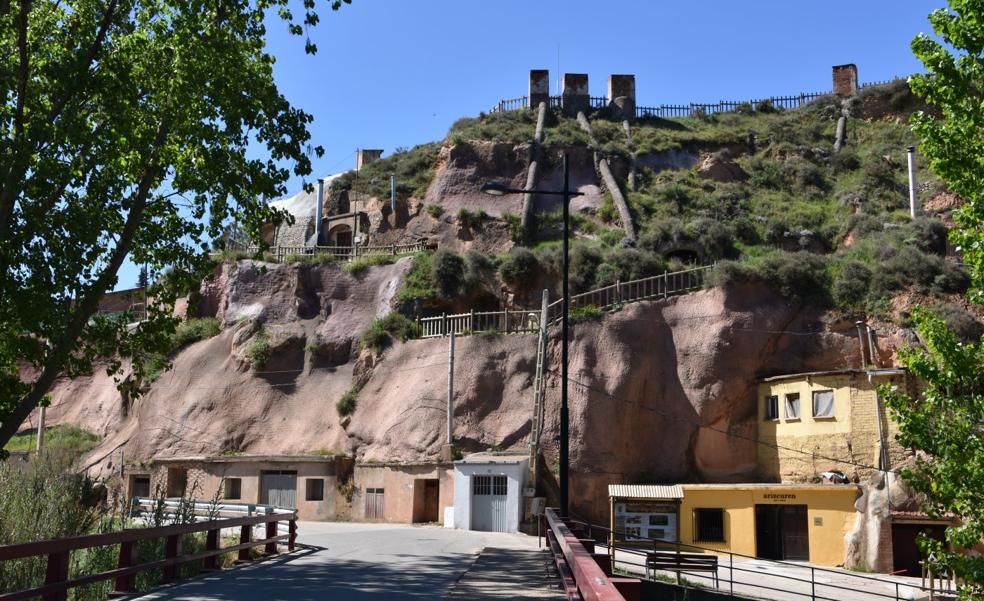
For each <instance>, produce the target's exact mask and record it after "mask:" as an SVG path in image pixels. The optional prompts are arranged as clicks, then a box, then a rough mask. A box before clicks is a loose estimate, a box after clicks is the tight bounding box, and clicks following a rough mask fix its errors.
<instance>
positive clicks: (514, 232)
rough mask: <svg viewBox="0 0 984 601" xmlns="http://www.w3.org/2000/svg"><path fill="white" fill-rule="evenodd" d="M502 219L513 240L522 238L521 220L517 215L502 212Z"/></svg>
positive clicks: (516, 240)
mask: <svg viewBox="0 0 984 601" xmlns="http://www.w3.org/2000/svg"><path fill="white" fill-rule="evenodd" d="M502 221H503V222H504V223H505V224H506V229H508V230H509V237H510V238H512V239H513V242H518V241H520V240H521V239H522V238H523V220H522V219H520V217H519V215H514V214H513V213H503V214H502Z"/></svg>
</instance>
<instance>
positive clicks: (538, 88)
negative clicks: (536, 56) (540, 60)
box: [529, 69, 550, 109]
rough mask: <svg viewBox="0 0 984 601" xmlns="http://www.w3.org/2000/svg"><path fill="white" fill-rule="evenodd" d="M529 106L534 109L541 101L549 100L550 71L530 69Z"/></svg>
mask: <svg viewBox="0 0 984 601" xmlns="http://www.w3.org/2000/svg"><path fill="white" fill-rule="evenodd" d="M529 98H530V108H531V109H535V108H536V107H538V106H540V103H541V102H547V103H549V102H550V71H547V70H546V69H531V70H530V93H529Z"/></svg>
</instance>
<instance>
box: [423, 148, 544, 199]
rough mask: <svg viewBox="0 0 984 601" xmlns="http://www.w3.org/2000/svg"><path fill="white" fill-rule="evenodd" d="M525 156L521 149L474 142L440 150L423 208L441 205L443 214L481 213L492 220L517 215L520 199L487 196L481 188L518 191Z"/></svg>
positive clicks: (523, 169)
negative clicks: (493, 185)
mask: <svg viewBox="0 0 984 601" xmlns="http://www.w3.org/2000/svg"><path fill="white" fill-rule="evenodd" d="M530 135H531V136H532V135H533V132H532V131H531V132H530ZM527 154H528V149H527V148H526V146H523V145H521V146H514V145H512V144H502V143H495V142H483V141H478V140H472V141H468V142H462V143H460V144H455V145H454V146H444V147H443V148H441V152H440V154H439V155H438V159H437V169H436V171H435V173H434V179H433V180H432V181H431V184H430V186H429V187H428V188H427V194H426V196H425V199H424V200H425V201H426V203H427V204H439V205H441V206H442V207H444V211H445V213H447V214H454V213H456V212H457V211H458V209H461V208H465V209H468V210H470V211H476V210H478V209H481V210H484V211H485V212H486V213H488V214H489V215H492V216H494V217H499V216H501V215H502V214H503V213H512V214H514V215H519V214H520V213H521V212H522V205H523V197H522V196H521V195H519V194H507V195H505V196H500V197H495V196H489V195H488V194H485V193H484V192H482V191H481V188H482V185H483V184H485V183H486V182H489V181H492V180H495V181H501V182H504V183H506V184H507V185H509V186H511V187H514V188H522V187H523V185H524V184H525V183H526V158H527Z"/></svg>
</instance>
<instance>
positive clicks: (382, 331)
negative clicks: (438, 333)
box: [360, 311, 420, 353]
mask: <svg viewBox="0 0 984 601" xmlns="http://www.w3.org/2000/svg"><path fill="white" fill-rule="evenodd" d="M418 336H420V325H419V324H418V323H417V322H415V321H413V320H411V319H408V318H407V317H406V316H405V315H403V314H402V313H397V312H395V311H394V312H392V313H389V314H387V315H386V317H381V318H376V319H374V320H373V321H372V323H371V324H369V329H368V330H366V332H365V333H364V334H363V335H362V340H361V341H360V344H361V346H362V348H364V349H372V350H374V351H376V352H377V353H378V352H380V351H382V350H383V349H384V348H386V347H387V346H389V344H390V343H391V342H392V341H393V339H394V338H398V339H399V340H400V341H401V342H406V341H407V340H409V339H410V338H416V337H418Z"/></svg>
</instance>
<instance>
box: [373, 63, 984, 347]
mask: <svg viewBox="0 0 984 601" xmlns="http://www.w3.org/2000/svg"><path fill="white" fill-rule="evenodd" d="M918 107H919V104H918V101H917V99H915V98H914V97H913V96H912V95H911V93H910V92H909V91H908V87H907V85H906V83H905V82H904V81H899V82H894V83H892V84H888V85H885V86H877V87H871V88H866V89H865V90H863V91H862V92H861V93H860V94H859V95H858V96H857V97H855V98H853V99H851V100H850V101H848V105H847V109H848V111H849V112H850V114H851V118H850V119H849V120H848V128H847V138H846V143H845V145H844V148H843V149H841V150H840V152H834V150H833V145H834V138H835V130H836V123H837V118H838V117H839V116H840V115H841V110H842V106H841V101H840V100H839V99H836V98H834V97H832V96H830V97H823V98H820V99H818V100H817V101H815V102H813V103H811V104H809V105H807V106H805V107H803V108H801V109H797V110H779V109H775V108H773V107H771V106H769V105H762V106H758V107H754V109H753V107H752V106H750V105H748V106H743V107H740V108H739V110H737V111H735V112H731V113H722V114H716V115H711V116H698V117H697V118H679V119H656V118H651V119H644V120H640V121H639V122H637V123H636V124H634V125H633V127H632V129H631V138H629V137H627V136H626V135H625V132H624V130H623V129H622V125H621V123H618V122H614V121H608V120H605V119H602V118H593V119H592V128H593V130H594V136H595V138H596V140H597V141H598V146H597V147H596V148H597V149H598V150H600V151H601V152H602V153H603V154H604V155H605V156H607V157H608V158H609V159H610V160H611V161H612V163H613V165H615V166H616V168H617V169H618V170H620V171H622V172H627V171H628V169H629V167H630V166H631V165H632V164H633V161H635V164H636V165H637V169H636V171H637V174H636V182H637V183H636V187H635V190H632V191H629V190H626V192H627V194H626V196H627V200H628V203H629V207H630V210H631V212H632V216H633V220H634V221H635V223H636V227H637V229H638V231H639V236H638V244H637V245H636V247H635V248H624V247H623V246H622V238H623V236H622V231H621V228H620V224H619V223H618V215H617V212H616V211H615V210H614V208H613V206H612V203H611V198H610V196H606V198H605V201H604V202H603V203H602V205H601V206H600V207H598V208H597V209H596V210H588V211H585V212H582V213H579V214H576V215H574V218H573V220H574V227H575V230H576V236H577V240H576V242H575V243H574V245H573V249H572V259H571V275H572V288H573V290H574V291H575V292H580V291H584V290H587V289H590V288H594V287H598V286H604V285H607V284H611V283H614V282H615V281H617V280H621V281H627V280H631V279H636V278H641V277H646V276H650V275H655V274H658V273H662V272H663V270H664V269H670V270H673V269H678V268H682V267H684V266H685V265H687V264H693V263H700V264H706V263H711V262H718V263H719V268H718V269H717V270H716V273H715V274H714V277H713V278H712V279H711V283H712V284H715V285H722V284H728V283H731V282H735V281H741V280H762V281H765V282H768V283H770V284H772V285H773V286H774V287H775V289H776V290H777V292H779V293H780V294H782V295H783V296H786V297H787V298H789V299H790V300H792V301H795V302H810V303H813V304H816V305H820V306H823V307H836V308H841V309H843V310H845V311H849V312H854V313H868V314H874V315H877V316H881V317H885V318H899V314H898V312H897V311H895V312H893V309H892V306H891V301H892V299H893V297H895V296H897V295H899V294H900V293H903V292H909V293H912V294H916V295H919V296H920V298H922V299H923V300H929V301H930V302H935V303H936V304H937V307H938V311H939V312H940V313H941V314H943V315H945V316H946V317H947V319H948V320H949V322H950V323H951V325H952V326H954V327H955V328H956V329H958V331H960V332H961V334H965V335H972V334H973V333H974V332H977V331H979V330H980V325H979V323H978V320H977V318H976V317H975V316H973V315H971V314H970V313H968V312H967V310H966V309H965V308H963V307H962V306H960V304H959V303H957V302H956V301H955V298H956V295H957V294H960V293H963V292H964V291H965V290H966V288H967V286H968V283H969V281H968V278H967V274H966V273H965V272H964V270H963V269H962V268H961V267H960V266H959V265H958V264H957V263H956V262H955V261H953V260H946V259H945V256H946V253H947V228H946V226H945V225H944V223H943V221H941V220H940V217H941V215H935V214H928V213H927V214H926V215H925V216H921V217H919V218H917V219H915V220H912V219H910V217H909V212H908V183H907V170H906V149H907V147H909V146H911V145H915V144H916V142H917V140H916V138H915V136H914V135H913V134H912V132H911V130H910V129H909V127H908V125H907V124H906V121H907V119H908V115H909V114H910V113H911V112H912V111H913V110H914V109H915V108H918ZM534 127H535V115H534V113H533V111H511V112H503V113H494V114H491V115H481V116H479V117H477V118H465V119H460V120H459V121H457V122H456V123H455V124H454V126H453V127H452V128H451V131H450V132H449V134H448V136H447V139H446V140H445V143H446V144H451V145H454V144H469V143H473V142H474V141H479V140H480V141H491V142H499V143H508V144H524V143H528V141H529V139H530V138H531V137H532V132H533V129H534ZM571 145H590V140H589V138H588V136H587V134H585V133H584V132H583V131H582V130H581V129H580V128H579V127H578V125H577V124H576V122H575V121H574V120H573V119H569V118H564V117H562V116H560V115H559V114H558V113H552V114H551V115H550V116H549V119H548V121H547V128H546V130H545V136H544V147H545V151H544V152H543V153H542V154H541V156H544V157H546V158H545V161H546V162H547V163H548V164H549V163H550V162H551V161H554V160H555V158H554V157H556V156H557V155H559V153H560V151H561V150H562V149H564V148H567V147H569V146H571ZM420 148H423V147H418V149H420ZM670 151H672V152H675V153H688V154H689V155H691V156H692V157H693V158H694V160H695V161H696V162H695V164H694V166H693V167H690V168H679V169H673V168H667V169H660V170H654V169H652V168H649V167H646V166H644V165H645V164H646V163H647V162H649V163H651V161H645V160H639V157H647V156H650V157H652V156H660V153H667V152H670ZM418 152H419V151H418ZM708 155H712V159H713V160H715V161H717V162H720V163H725V164H726V165H727V166H728V168H729V169H730V172H731V174H732V176H731V177H727V178H713V179H712V178H708V177H705V176H702V174H701V173H700V169H699V167H700V162H699V161H697V157H701V158H706V157H707V156H708ZM391 160H393V161H400V160H410V157H409V156H408V157H406V158H405V159H401V158H400V156H399V155H395V156H394V157H392V158H391ZM917 169H918V172H917V178H918V182H919V186H920V188H919V189H920V198H921V199H922V201H925V200H927V199H930V198H932V197H934V196H935V195H937V194H939V193H941V192H945V191H946V190H945V186H944V185H943V184H942V182H941V181H940V180H939V179H938V178H937V177H936V176H935V175H934V174H933V173H931V172H930V171H929V170H928V169H927V167H926V165H925V164H924V162H923V160H922V159H921V158H919V159H918V161H917ZM719 180H720V181H719ZM510 217H512V216H510ZM942 217H944V218H945V217H946V215H942ZM559 221H560V214H559V211H558V212H556V213H546V214H544V213H540V214H538V215H537V225H538V227H537V236H536V238H535V239H534V240H532V241H528V243H527V245H526V246H517V247H516V248H514V249H513V250H512V251H510V252H509V253H507V254H505V255H500V256H498V257H494V258H492V260H491V262H492V266H493V268H495V269H497V271H498V276H499V279H500V280H501V282H503V283H504V284H505V285H507V286H508V287H510V288H511V289H513V290H518V291H522V290H523V288H524V287H528V286H529V285H530V284H532V283H533V282H542V281H548V282H556V281H557V279H558V277H559V273H560V250H559V244H558V242H559V239H560V230H559ZM422 261H426V259H423V260H422ZM445 262H446V263H447V259H446V258H445ZM458 265H459V269H460V271H461V273H459V275H458V278H457V279H458V280H461V281H464V280H465V279H466V278H467V277H468V273H469V272H474V267H472V266H469V264H468V262H467V261H459V262H458ZM422 269H423V267H422ZM422 273H423V272H422V271H421V272H419V273H417V272H415V275H416V276H420V275H421V274H422ZM444 277H445V278H448V277H450V276H449V275H448V273H445V274H444ZM425 279H426V278H425ZM472 279H474V277H473V278H472ZM422 281H423V280H422V279H421V278H420V277H415V279H414V281H413V282H412V283H411V285H409V286H407V288H405V289H404V291H403V294H402V296H401V299H402V300H403V301H409V300H413V299H415V298H428V297H430V298H433V297H435V296H437V297H440V296H443V295H446V294H448V293H454V292H455V291H454V290H448V289H444V288H443V287H439V286H437V285H436V281H435V280H434V279H433V278H431V279H429V280H428V283H427V284H426V285H424V286H421V282H422ZM452 288H453V287H452ZM439 290H440V293H439V294H436V292H437V291H439ZM415 291H419V292H420V294H415ZM424 293H426V294H424ZM459 293H460V291H459ZM933 299H935V300H933ZM901 318H902V319H903V320H904V319H905V315H904V312H903V315H902V317H901Z"/></svg>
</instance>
